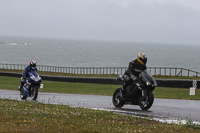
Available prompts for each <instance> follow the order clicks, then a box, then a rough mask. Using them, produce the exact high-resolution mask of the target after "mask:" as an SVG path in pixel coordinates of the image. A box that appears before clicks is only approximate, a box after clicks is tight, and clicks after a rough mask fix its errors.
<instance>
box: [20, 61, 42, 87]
mask: <svg viewBox="0 0 200 133" xmlns="http://www.w3.org/2000/svg"><path fill="white" fill-rule="evenodd" d="M33 70H35V71H36V72H37V71H38V70H37V68H36V62H35V61H34V60H32V61H30V63H29V65H28V66H26V68H25V69H24V71H23V73H22V77H21V86H20V88H19V91H21V89H22V88H23V86H24V83H25V82H26V78H28V77H29V74H28V72H31V71H33Z"/></svg>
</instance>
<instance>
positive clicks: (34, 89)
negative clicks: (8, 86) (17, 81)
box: [20, 71, 42, 100]
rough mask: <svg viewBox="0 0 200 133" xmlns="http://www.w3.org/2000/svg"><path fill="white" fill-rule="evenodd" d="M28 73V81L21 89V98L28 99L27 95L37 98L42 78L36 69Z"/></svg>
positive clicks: (33, 98)
mask: <svg viewBox="0 0 200 133" xmlns="http://www.w3.org/2000/svg"><path fill="white" fill-rule="evenodd" d="M28 74H29V78H27V79H26V82H25V84H24V86H23V88H22V89H21V91H20V98H21V99H22V100H26V99H27V97H31V99H32V100H36V99H37V96H38V89H39V88H40V84H41V82H42V79H41V77H40V76H39V74H38V73H37V72H36V71H31V72H29V73H28Z"/></svg>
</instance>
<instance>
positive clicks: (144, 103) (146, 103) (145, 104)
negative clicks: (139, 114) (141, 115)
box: [139, 91, 154, 110]
mask: <svg viewBox="0 0 200 133" xmlns="http://www.w3.org/2000/svg"><path fill="white" fill-rule="evenodd" d="M153 101H154V94H153V92H152V91H148V92H147V96H146V98H145V99H143V98H142V97H140V100H139V106H140V108H141V109H142V110H148V109H149V108H151V106H152V105H153Z"/></svg>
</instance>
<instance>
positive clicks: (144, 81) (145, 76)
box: [112, 70, 157, 110]
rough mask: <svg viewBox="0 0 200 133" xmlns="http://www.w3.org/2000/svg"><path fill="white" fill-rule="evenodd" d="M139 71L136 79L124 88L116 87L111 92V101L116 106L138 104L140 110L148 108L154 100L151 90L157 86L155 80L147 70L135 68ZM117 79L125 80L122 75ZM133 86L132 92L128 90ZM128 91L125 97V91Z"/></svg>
mask: <svg viewBox="0 0 200 133" xmlns="http://www.w3.org/2000/svg"><path fill="white" fill-rule="evenodd" d="M135 71H137V72H138V73H139V76H138V80H137V82H135V83H132V84H130V85H129V86H128V87H127V88H125V89H126V90H124V89H123V87H120V88H117V89H116V90H115V92H114V94H113V98H112V102H113V105H114V106H115V107H116V108H121V107H123V106H124V105H125V104H131V105H139V106H140V108H141V109H142V110H148V109H149V108H150V107H151V106H152V105H153V102H154V94H153V90H154V89H155V87H156V86H157V83H156V80H155V79H154V78H153V77H152V75H151V73H150V72H149V71H148V70H143V71H142V70H135ZM118 80H120V81H123V82H125V81H126V79H125V77H124V76H122V75H120V76H119V77H118ZM133 87H134V93H132V94H130V93H129V91H130V90H132V89H133ZM125 91H126V93H129V96H128V97H127V95H126V93H125V94H124V92H125Z"/></svg>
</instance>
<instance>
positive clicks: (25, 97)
mask: <svg viewBox="0 0 200 133" xmlns="http://www.w3.org/2000/svg"><path fill="white" fill-rule="evenodd" d="M20 98H21V99H22V100H26V99H27V96H24V88H22V89H21V90H20Z"/></svg>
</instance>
